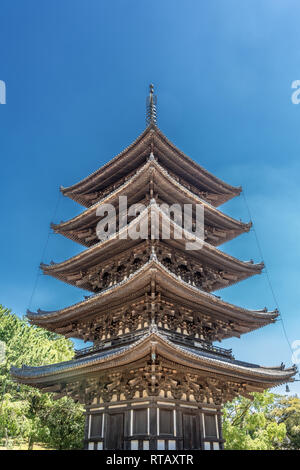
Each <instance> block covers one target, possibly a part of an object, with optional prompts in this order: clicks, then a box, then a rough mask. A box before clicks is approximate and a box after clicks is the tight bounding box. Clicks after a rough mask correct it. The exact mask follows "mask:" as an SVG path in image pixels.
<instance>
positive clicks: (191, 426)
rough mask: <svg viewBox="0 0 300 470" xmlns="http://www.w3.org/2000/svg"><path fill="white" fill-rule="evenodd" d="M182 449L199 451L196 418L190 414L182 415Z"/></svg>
mask: <svg viewBox="0 0 300 470" xmlns="http://www.w3.org/2000/svg"><path fill="white" fill-rule="evenodd" d="M182 424H183V426H182V431H183V448H184V449H190V450H192V449H200V433H199V428H198V416H197V415H195V414H191V413H183V415H182Z"/></svg>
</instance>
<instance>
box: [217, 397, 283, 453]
mask: <svg viewBox="0 0 300 470" xmlns="http://www.w3.org/2000/svg"><path fill="white" fill-rule="evenodd" d="M275 400H276V396H275V395H274V394H272V393H270V392H264V393H253V400H250V399H247V398H244V397H239V398H236V399H235V400H233V401H232V402H231V403H227V404H226V406H225V408H224V417H223V434H224V439H226V443H225V448H226V449H234V450H273V449H276V448H278V447H279V445H280V444H282V443H283V442H284V440H285V437H286V426H285V423H284V422H283V421H282V422H279V421H278V420H276V418H275V417H274V416H273V415H272V411H273V409H274V407H275V406H276V401H275Z"/></svg>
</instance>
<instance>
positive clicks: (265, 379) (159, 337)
mask: <svg viewBox="0 0 300 470" xmlns="http://www.w3.org/2000/svg"><path fill="white" fill-rule="evenodd" d="M154 350H155V353H156V355H159V356H162V357H164V358H165V359H166V360H169V361H171V362H173V363H176V364H178V363H179V364H181V365H182V366H186V367H189V368H190V367H192V368H193V369H195V371H201V373H205V376H206V377H210V376H214V375H215V374H216V373H218V374H221V375H222V376H223V378H226V377H227V378H230V380H231V381H234V380H238V381H241V380H242V381H243V383H244V389H243V392H242V394H243V395H244V396H249V393H250V392H261V391H263V390H264V389H265V388H269V387H273V386H274V385H281V384H282V383H285V382H287V381H289V380H290V379H291V377H292V376H293V375H294V374H295V371H296V368H295V367H291V368H289V369H285V368H284V367H283V366H282V365H281V366H279V367H273V368H266V367H261V366H259V365H255V364H248V363H245V362H242V361H236V360H234V359H230V358H224V357H223V358H220V356H217V355H215V354H213V353H207V352H203V351H201V352H200V351H199V349H197V348H192V347H186V346H183V345H177V344H174V343H172V342H171V341H170V340H169V339H168V338H167V337H166V336H165V335H164V334H162V333H160V332H159V331H157V330H156V329H155V328H151V327H150V328H149V330H148V331H147V332H146V333H145V334H144V335H142V336H141V337H140V338H139V339H138V340H137V341H136V342H134V343H132V344H130V345H126V346H123V347H122V346H121V347H119V348H117V349H113V350H112V349H110V350H107V351H101V352H98V353H95V354H93V355H90V356H88V357H83V358H78V359H75V360H73V361H68V362H61V363H59V364H54V365H49V366H44V367H23V368H22V369H21V370H20V369H15V368H13V369H12V374H13V376H14V377H16V378H17V379H18V380H19V381H20V382H22V383H24V384H30V385H33V384H34V385H35V386H36V387H38V388H42V389H43V390H44V391H51V392H56V393H60V391H61V386H60V383H61V381H63V382H64V384H67V383H72V382H74V381H78V380H80V379H87V378H89V377H93V376H95V374H97V373H99V372H102V373H103V372H104V371H106V370H113V369H114V368H115V369H117V368H119V367H124V366H126V365H127V366H128V365H131V366H132V364H134V363H136V364H139V363H145V362H147V360H149V357H150V355H151V354H153V351H154Z"/></svg>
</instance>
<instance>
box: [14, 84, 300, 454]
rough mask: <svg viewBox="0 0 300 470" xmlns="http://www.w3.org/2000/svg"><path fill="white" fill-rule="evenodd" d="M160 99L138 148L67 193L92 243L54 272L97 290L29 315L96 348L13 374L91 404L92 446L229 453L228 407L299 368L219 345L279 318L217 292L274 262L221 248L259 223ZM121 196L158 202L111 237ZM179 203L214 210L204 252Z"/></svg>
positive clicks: (73, 227)
mask: <svg viewBox="0 0 300 470" xmlns="http://www.w3.org/2000/svg"><path fill="white" fill-rule="evenodd" d="M155 100H156V98H155V96H154V95H153V88H152V86H151V87H150V95H149V98H148V103H147V128H146V129H145V131H144V132H143V133H142V134H141V135H140V136H139V137H138V138H137V140H136V141H135V142H134V143H133V144H132V145H130V146H129V147H127V148H126V149H125V150H124V151H123V152H121V153H120V154H119V155H117V156H116V157H115V158H113V159H112V160H111V161H110V162H108V163H107V164H106V165H104V166H103V167H102V168H100V169H99V170H97V171H95V172H94V173H93V174H91V175H89V176H88V177H86V178H85V179H83V180H82V181H80V182H79V183H77V184H75V185H73V186H71V187H68V188H61V191H62V193H63V194H64V195H65V196H68V197H70V198H71V199H73V200H74V201H76V202H78V203H80V204H81V205H83V206H84V207H85V208H86V209H85V210H84V211H83V212H82V213H81V214H80V215H78V216H76V217H74V218H72V219H71V220H68V221H67V222H62V223H60V224H58V225H52V228H53V230H54V232H56V233H59V234H62V235H64V236H65V237H68V238H70V239H72V240H74V241H75V242H77V243H80V244H81V245H83V246H84V247H85V249H84V250H83V251H82V252H80V253H79V254H78V255H76V256H73V257H72V258H70V259H68V260H66V261H63V262H61V263H57V264H54V263H53V264H50V265H45V264H42V265H41V268H42V270H43V272H44V273H45V274H47V275H51V276H54V277H56V278H57V279H60V280H61V281H63V282H67V283H69V284H72V285H74V286H78V287H80V288H83V289H86V290H87V291H89V292H90V293H91V295H89V296H88V297H86V298H85V299H84V300H83V301H81V302H79V303H76V304H74V305H71V306H70V307H67V308H62V309H61V310H58V311H51V312H46V311H42V310H38V311H37V312H36V313H33V312H29V311H28V312H27V316H28V318H29V320H30V322H31V323H33V324H35V325H38V326H41V327H43V328H46V329H47V330H49V331H53V332H56V333H59V334H62V335H64V336H66V337H72V338H80V339H83V340H84V341H91V342H92V343H93V346H92V347H89V348H86V349H83V350H79V351H78V352H77V353H76V356H75V358H74V359H73V360H72V361H68V362H63V363H59V364H55V365H48V366H43V367H27V366H23V368H22V369H12V374H13V376H14V377H15V378H16V379H17V380H18V381H19V382H21V383H24V384H28V385H31V386H33V387H37V388H39V389H41V390H43V391H45V392H54V393H55V395H56V397H58V398H59V397H61V396H63V395H68V396H71V397H73V398H74V399H75V400H76V401H80V402H81V403H83V404H84V405H85V407H86V431H85V448H87V449H99V450H100V449H150V450H151V449H161V450H162V449H169V450H171V449H205V450H206V449H222V448H223V439H222V429H221V408H222V405H223V404H224V403H225V402H226V401H228V400H232V399H233V398H234V397H235V396H237V395H243V396H246V397H249V396H250V393H251V392H254V391H263V390H264V389H267V388H270V387H273V386H276V385H279V384H282V383H285V382H288V381H290V380H292V376H293V375H294V373H295V369H294V368H290V369H284V367H283V366H280V367H272V368H267V367H262V366H258V365H255V364H248V363H245V362H241V361H238V360H235V359H234V357H233V355H232V351H231V350H226V349H223V348H220V347H217V346H215V345H214V344H213V343H214V342H215V341H221V340H222V339H224V338H230V337H233V336H237V337H239V336H240V335H241V334H243V333H247V332H249V331H252V330H254V329H256V328H260V327H262V326H264V325H267V324H269V323H272V322H274V321H275V319H276V317H277V315H278V313H277V311H272V312H268V311H266V309H264V310H258V311H256V310H248V309H245V308H242V307H238V306H235V305H232V304H230V303H227V302H224V301H223V300H221V298H220V297H218V296H216V295H214V294H212V291H215V290H217V289H221V288H224V287H226V286H229V285H232V284H234V283H236V282H239V281H241V280H243V279H246V278H248V277H250V276H253V275H255V274H259V273H260V272H261V271H262V269H263V263H260V264H254V263H252V262H243V261H240V260H238V259H236V258H234V257H232V256H230V255H227V254H225V253H223V252H222V251H220V250H219V248H218V246H220V245H221V244H222V243H224V242H226V241H228V240H231V239H233V238H234V237H236V236H238V235H239V234H241V233H244V232H247V231H249V229H250V226H251V224H244V223H242V222H240V221H237V220H235V219H233V218H231V217H229V216H227V215H225V214H223V213H222V212H221V211H220V210H218V209H217V207H218V206H219V205H220V204H222V203H224V202H226V201H228V200H229V199H231V198H233V197H235V196H237V195H239V194H240V192H241V188H236V187H233V186H230V185H229V184H227V183H225V182H223V181H221V180H220V179H218V178H217V177H215V176H213V175H212V174H210V173H209V172H207V171H206V170H205V169H203V168H202V167H200V166H199V165H198V164H196V163H195V162H194V161H193V160H191V159H190V158H189V157H187V156H186V155H185V154H184V153H182V152H181V151H180V150H178V149H177V148H176V147H175V146H174V145H173V144H172V143H171V142H170V141H168V140H167V138H166V137H165V136H164V135H163V133H162V132H161V131H160V130H159V128H158V127H157V125H156V101H155ZM120 196H126V197H127V201H128V206H130V205H132V204H136V203H142V204H144V206H145V209H144V210H142V211H141V212H140V213H139V215H138V216H136V217H131V218H129V219H128V223H127V225H126V226H125V227H124V226H119V224H118V223H116V229H115V230H116V233H114V234H112V235H111V236H109V237H108V238H107V239H106V240H102V241H101V240H100V241H99V239H98V237H97V232H96V227H97V223H98V221H99V217H98V216H97V213H98V211H97V210H98V209H99V207H101V206H102V205H104V204H112V205H113V206H114V207H116V213H117V216H120V214H118V210H119V209H118V207H119V206H118V201H119V198H120ZM175 202H176V203H177V204H181V205H184V204H192V205H193V207H194V206H195V205H196V204H199V205H202V206H203V208H204V224H205V226H204V242H203V246H202V248H201V249H199V250H195V251H187V250H186V249H185V240H184V239H177V238H176V237H174V236H173V237H172V234H173V235H174V231H175V229H176V222H175V221H174V218H172V217H171V216H170V214H169V215H166V214H165V213H164V214H162V212H161V209H160V205H161V204H163V203H164V204H168V205H172V204H173V203H175ZM153 212H154V213H156V214H157V217H156V218H154V222H153V220H152V218H151V217H150V215H151V214H152V213H153ZM161 217H167V218H168V217H169V219H168V221H169V223H170V233H171V237H170V238H169V239H166V238H164V237H162V233H161V230H162V226H161V223H160V221H161ZM150 219H151V220H150ZM117 220H119V219H117ZM155 221H156V222H155ZM142 223H144V224H146V225H147V224H149V227H150V226H151V227H152V228H153V224H154V225H155V223H157V226H156V227H154V228H155V229H156V231H157V232H156V233H158V234H159V236H158V237H155V238H154V239H153V237H152V238H151V236H149V238H147V239H142V238H139V239H138V238H136V239H133V238H130V237H128V236H127V237H126V236H124V234H125V235H126V233H127V232H126V231H127V230H128V229H129V228H133V229H134V228H135V227H137V226H138V225H139V224H142ZM177 228H178V227H177Z"/></svg>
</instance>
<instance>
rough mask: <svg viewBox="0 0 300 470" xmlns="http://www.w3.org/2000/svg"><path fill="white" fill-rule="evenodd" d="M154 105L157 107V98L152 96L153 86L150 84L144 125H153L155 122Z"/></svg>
mask: <svg viewBox="0 0 300 470" xmlns="http://www.w3.org/2000/svg"><path fill="white" fill-rule="evenodd" d="M156 105H157V96H156V95H154V85H153V84H152V83H151V85H149V96H147V99H146V124H147V126H150V124H155V125H156V121H157V113H156Z"/></svg>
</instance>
